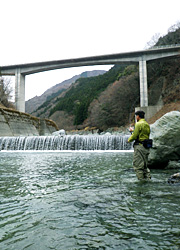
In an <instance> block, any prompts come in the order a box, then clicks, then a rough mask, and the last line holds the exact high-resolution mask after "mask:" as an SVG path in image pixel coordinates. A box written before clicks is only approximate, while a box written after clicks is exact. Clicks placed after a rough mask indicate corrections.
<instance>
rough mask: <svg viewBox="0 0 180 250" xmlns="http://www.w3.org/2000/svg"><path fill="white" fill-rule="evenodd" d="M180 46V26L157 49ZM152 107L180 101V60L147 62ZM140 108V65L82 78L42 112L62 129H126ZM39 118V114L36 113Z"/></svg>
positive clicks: (117, 68)
mask: <svg viewBox="0 0 180 250" xmlns="http://www.w3.org/2000/svg"><path fill="white" fill-rule="evenodd" d="M171 44H180V26H173V27H171V29H169V32H168V34H167V35H165V36H164V37H159V39H158V41H156V43H154V45H155V46H162V45H171ZM147 74H148V91H149V93H148V95H149V105H157V104H158V103H161V104H168V103H172V102H178V101H180V59H179V58H176V59H165V60H163V61H154V62H148V63H147ZM136 106H139V70H138V65H137V66H135V65H129V66H127V65H115V66H114V67H113V68H111V69H110V70H109V71H108V72H106V73H105V74H104V75H101V76H97V77H90V78H81V79H78V80H77V81H76V82H75V83H74V84H73V86H72V87H71V88H70V89H69V90H68V91H66V92H65V93H64V95H63V96H62V95H61V96H59V97H56V98H55V99H52V100H51V101H50V102H48V103H46V104H44V106H42V107H41V109H39V110H38V116H41V117H49V118H51V119H52V120H54V121H55V122H56V123H57V125H58V126H59V128H60V129H61V128H64V129H66V130H70V129H75V128H85V127H87V126H89V127H97V128H100V129H102V130H104V129H107V128H109V127H119V126H124V125H125V124H127V123H128V122H130V120H131V117H133V112H134V109H135V107H136ZM36 115H37V114H36Z"/></svg>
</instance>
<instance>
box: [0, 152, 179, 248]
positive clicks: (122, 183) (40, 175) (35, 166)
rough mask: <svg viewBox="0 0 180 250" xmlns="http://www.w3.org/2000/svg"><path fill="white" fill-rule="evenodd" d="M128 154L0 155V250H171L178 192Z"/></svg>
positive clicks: (164, 174)
mask: <svg viewBox="0 0 180 250" xmlns="http://www.w3.org/2000/svg"><path fill="white" fill-rule="evenodd" d="M169 175H170V173H169V172H166V171H165V170H164V171H163V170H161V171H158V170H153V171H152V176H153V177H154V178H153V180H152V182H149V183H144V184H142V183H139V182H138V181H137V180H136V176H135V174H134V171H133V169H132V153H109V152H108V154H107V153H94V154H93V153H86V154H84V153H83V154H82V153H77V152H76V153H51V152H49V153H47V152H46V153H42V152H41V153H34V152H33V153H25V152H24V153H18V154H17V153H5V152H4V153H1V158H0V176H1V178H0V184H1V185H0V249H3V250H11V249H18V250H22V249H28V250H34V249H40V250H41V249H42V250H46V249H55V250H56V249H57V250H59V249H65V250H66V249H72V250H73V249H74V250H77V249H123V250H124V249H128V250H130V249H138V250H139V249H148V250H151V249H152V250H154V249H172V250H178V249H179V246H180V240H179V239H180V221H179V216H180V213H179V197H180V191H179V190H178V189H177V187H176V188H174V187H173V186H170V185H168V184H166V181H165V180H167V177H168V176H169Z"/></svg>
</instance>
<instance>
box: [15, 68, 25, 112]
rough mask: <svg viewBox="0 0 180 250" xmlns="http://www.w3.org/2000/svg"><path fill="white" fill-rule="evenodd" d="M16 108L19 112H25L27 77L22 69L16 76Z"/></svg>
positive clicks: (17, 71) (18, 70)
mask: <svg viewBox="0 0 180 250" xmlns="http://www.w3.org/2000/svg"><path fill="white" fill-rule="evenodd" d="M15 106H16V109H17V110H18V111H21V112H25V75H22V74H21V71H20V69H16V74H15Z"/></svg>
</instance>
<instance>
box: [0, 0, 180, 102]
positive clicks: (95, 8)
mask: <svg viewBox="0 0 180 250" xmlns="http://www.w3.org/2000/svg"><path fill="white" fill-rule="evenodd" d="M0 8H1V13H0V27H1V39H0V45H1V46H0V48H1V50H0V66H2V65H11V64H20V63H30V62H41V61H49V60H61V59H70V58H78V57H86V56H95V55H104V54H113V53H121V52H126V51H136V50H142V49H144V48H145V46H146V44H147V42H149V41H150V40H151V38H152V37H153V36H154V35H155V34H156V33H160V34H162V35H164V34H166V33H167V31H168V28H169V27H170V26H172V25H174V24H175V23H177V21H180V0H171V1H165V0H0ZM109 68H110V66H107V65H106V66H96V67H95V66H94V67H80V68H72V69H61V70H53V71H48V72H44V73H38V74H33V75H29V76H26V100H28V99H29V98H32V97H33V96H35V95H41V94H42V93H43V92H44V91H45V90H46V89H48V88H50V87H51V86H53V85H55V84H57V83H60V82H62V81H63V80H66V79H69V78H71V77H72V76H74V75H77V74H80V73H81V72H84V71H86V70H92V69H105V70H108V69H109ZM12 82H13V83H14V77H12Z"/></svg>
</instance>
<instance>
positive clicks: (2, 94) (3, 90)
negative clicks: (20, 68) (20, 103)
mask: <svg viewBox="0 0 180 250" xmlns="http://www.w3.org/2000/svg"><path fill="white" fill-rule="evenodd" d="M12 92H13V88H12V84H11V79H9V78H3V77H0V103H2V104H3V105H4V106H5V107H8V108H12V107H13V105H12V102H11V99H12Z"/></svg>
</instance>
